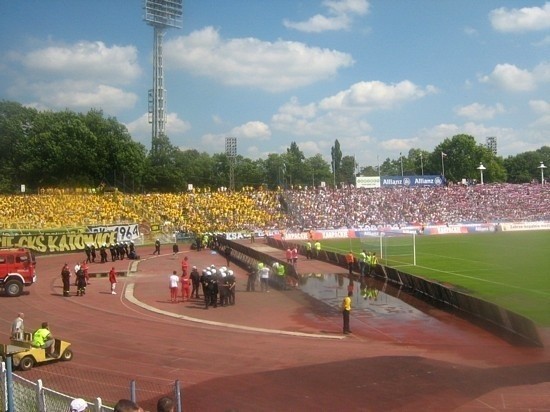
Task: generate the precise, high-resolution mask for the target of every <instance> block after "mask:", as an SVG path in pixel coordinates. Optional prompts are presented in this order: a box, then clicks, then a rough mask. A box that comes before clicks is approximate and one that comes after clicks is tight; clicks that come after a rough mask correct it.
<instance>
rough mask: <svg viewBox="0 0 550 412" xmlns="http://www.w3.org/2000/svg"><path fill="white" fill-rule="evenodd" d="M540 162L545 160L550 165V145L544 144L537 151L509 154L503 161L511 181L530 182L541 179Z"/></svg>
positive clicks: (546, 164)
mask: <svg viewBox="0 0 550 412" xmlns="http://www.w3.org/2000/svg"><path fill="white" fill-rule="evenodd" d="M540 162H543V163H544V165H545V166H547V167H549V166H550V164H549V163H550V146H543V147H541V148H540V149H537V150H535V151H529V152H523V153H519V154H517V155H515V156H508V157H507V158H506V159H504V161H503V164H504V167H505V168H506V172H507V174H508V181H509V182H510V183H528V182H531V181H533V180H538V181H540V178H541V173H540V168H539V166H540ZM547 170H548V169H547ZM545 180H546V179H545Z"/></svg>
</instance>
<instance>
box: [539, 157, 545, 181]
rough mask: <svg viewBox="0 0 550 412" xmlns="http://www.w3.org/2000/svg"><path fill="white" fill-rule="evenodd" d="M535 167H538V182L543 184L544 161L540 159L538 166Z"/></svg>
mask: <svg viewBox="0 0 550 412" xmlns="http://www.w3.org/2000/svg"><path fill="white" fill-rule="evenodd" d="M537 169H540V184H541V185H543V184H544V169H546V166H544V163H543V162H542V161H541V162H540V166H539V167H537Z"/></svg>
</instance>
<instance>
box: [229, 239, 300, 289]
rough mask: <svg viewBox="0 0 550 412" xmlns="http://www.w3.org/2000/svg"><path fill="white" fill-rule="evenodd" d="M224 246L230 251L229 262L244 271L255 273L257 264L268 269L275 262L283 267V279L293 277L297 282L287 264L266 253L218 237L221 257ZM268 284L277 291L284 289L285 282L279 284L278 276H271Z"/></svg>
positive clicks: (294, 272) (293, 269)
mask: <svg viewBox="0 0 550 412" xmlns="http://www.w3.org/2000/svg"><path fill="white" fill-rule="evenodd" d="M226 246H229V247H230V248H231V249H232V252H231V257H230V260H231V262H234V263H235V264H236V265H238V266H240V267H242V268H244V269H246V270H254V271H255V270H256V268H257V267H258V263H260V262H262V263H263V264H264V265H266V266H269V267H272V266H273V263H275V262H277V263H279V265H283V266H284V267H285V277H287V276H290V277H293V278H294V279H295V281H296V282H298V275H297V274H296V269H295V268H294V266H292V265H291V264H289V263H288V262H286V261H284V260H281V259H276V258H274V257H273V256H270V255H268V254H267V253H263V252H261V251H258V250H255V249H252V248H249V247H247V246H246V245H243V244H241V243H237V242H234V241H232V240H229V239H226V238H224V237H222V236H218V253H220V254H222V255H223V250H224V249H225V247H226ZM269 284H270V286H272V287H275V288H277V289H286V282H281V278H280V277H279V276H273V275H271V276H270V277H269Z"/></svg>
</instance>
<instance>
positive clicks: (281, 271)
mask: <svg viewBox="0 0 550 412" xmlns="http://www.w3.org/2000/svg"><path fill="white" fill-rule="evenodd" d="M273 272H274V274H275V275H277V276H278V279H279V282H280V285H281V289H286V283H285V266H284V265H282V264H280V263H279V262H274V263H273Z"/></svg>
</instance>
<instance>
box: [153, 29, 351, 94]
mask: <svg viewBox="0 0 550 412" xmlns="http://www.w3.org/2000/svg"><path fill="white" fill-rule="evenodd" d="M164 59H165V63H166V64H165V67H166V68H167V69H183V70H188V71H190V72H191V73H193V74H195V75H197V76H206V77H209V78H212V79H215V80H216V81H219V82H221V83H223V84H226V85H231V86H247V87H254V88H258V89H262V90H266V91H269V92H281V91H285V90H290V89H294V88H297V87H302V86H307V85H310V84H313V83H315V82H318V81H320V80H324V79H326V78H330V77H331V76H334V75H335V74H336V73H337V72H338V70H339V69H341V68H345V67H349V66H351V65H352V64H353V59H352V57H351V56H350V55H349V54H347V53H342V52H338V51H335V50H329V49H321V48H318V47H309V46H307V45H305V44H303V43H299V42H291V41H282V40H278V41H275V42H266V41H261V40H258V39H255V38H238V39H229V40H224V39H222V38H221V37H220V35H219V33H218V32H217V31H216V30H215V29H213V28H212V27H206V28H204V29H202V30H199V31H195V32H193V33H191V34H190V35H189V36H185V37H177V38H175V39H172V40H168V41H167V42H166V45H165V48H164Z"/></svg>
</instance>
